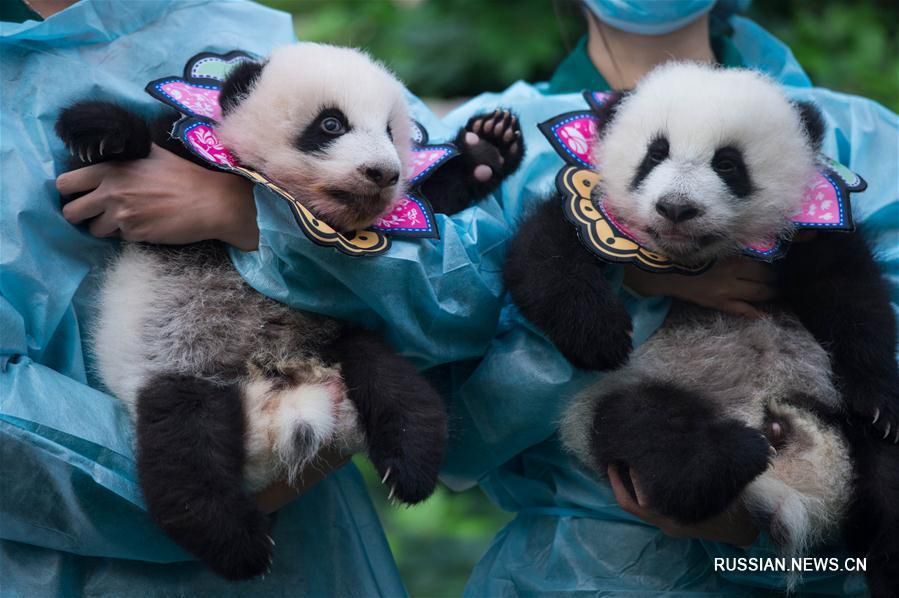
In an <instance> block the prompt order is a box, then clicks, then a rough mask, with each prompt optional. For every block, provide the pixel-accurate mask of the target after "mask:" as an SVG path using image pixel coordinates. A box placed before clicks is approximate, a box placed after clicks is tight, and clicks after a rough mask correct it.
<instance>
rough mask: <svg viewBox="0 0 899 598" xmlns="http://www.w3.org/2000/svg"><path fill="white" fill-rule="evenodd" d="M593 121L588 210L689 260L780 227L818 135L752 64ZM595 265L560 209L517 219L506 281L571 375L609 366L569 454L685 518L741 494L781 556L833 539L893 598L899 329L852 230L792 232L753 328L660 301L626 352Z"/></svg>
mask: <svg viewBox="0 0 899 598" xmlns="http://www.w3.org/2000/svg"><path fill="white" fill-rule="evenodd" d="M604 109H605V114H604V115H602V116H603V118H602V119H601V124H600V127H601V128H600V131H599V139H598V142H597V148H596V150H595V156H594V157H595V163H596V164H597V165H598V172H599V174H600V176H601V179H600V182H599V185H598V187H599V188H597V189H594V194H598V195H595V196H594V197H595V198H597V197H602V199H603V202H604V204H605V205H606V206H607V207H608V209H610V210H611V212H613V213H614V214H615V217H616V219H618V220H620V222H621V223H622V225H625V226H626V227H627V228H628V230H630V231H631V232H632V233H633V234H634V235H635V236H636V237H637V238H638V240H639V241H640V243H641V244H642V245H643V246H644V247H646V248H648V249H650V250H652V251H656V252H658V253H661V254H663V255H667V256H669V257H670V258H672V259H673V260H675V261H676V262H679V263H682V264H685V265H701V264H703V263H707V262H708V261H709V260H712V259H718V258H722V257H725V256H727V255H733V254H736V253H738V252H739V251H740V249H741V248H742V247H745V246H747V245H749V244H751V243H754V242H758V241H760V240H769V239H774V238H778V237H780V236H784V235H790V234H791V221H790V219H791V217H792V216H793V215H794V214H796V213H797V212H798V211H799V207H800V202H801V198H802V196H803V194H804V191H805V189H806V187H807V186H808V184H809V183H810V182H811V181H812V180H813V178H812V177H813V176H814V173H815V159H816V154H817V152H818V150H819V148H820V144H821V139H822V136H823V132H824V125H823V120H822V118H821V116H820V113H819V112H818V111H817V109H816V108H815V107H814V106H812V105H810V104H793V103H791V102H790V101H789V100H788V99H787V98H786V97H785V96H784V95H783V92H782V91H781V89H780V88H779V87H778V86H777V85H776V84H775V83H774V82H772V81H770V80H768V79H767V78H765V77H764V76H762V75H760V74H758V73H755V72H752V71H748V70H736V69H735V70H720V69H716V68H712V67H708V66H701V65H696V64H672V65H668V66H664V67H660V68H659V69H657V70H655V71H653V72H652V73H651V74H650V75H648V76H647V77H646V78H645V79H644V80H642V81H641V82H640V83H639V84H638V86H637V87H636V89H635V90H634V91H633V92H631V93H628V94H624V95H623V96H620V97H618V98H617V99H615V100H613V101H610V102H609V103H608V104H606V105H605V106H604ZM605 267H606V265H605V264H604V263H603V262H601V261H600V260H599V259H597V258H595V257H594V256H593V255H592V254H591V253H589V252H588V250H587V249H586V248H585V247H584V246H583V245H582V244H581V243H580V241H579V239H578V238H577V235H576V231H575V228H574V226H573V225H571V224H569V223H568V222H567V221H566V219H565V217H564V215H563V212H562V207H561V199H559V198H557V199H555V200H552V201H549V202H546V203H545V204H543V205H541V206H540V207H538V208H537V210H536V211H535V212H534V213H533V214H531V215H530V216H529V217H527V219H526V220H525V221H524V222H523V223H522V225H521V228H520V230H519V231H518V233H517V235H516V237H515V239H514V240H513V242H512V245H511V248H510V252H509V257H508V262H507V265H506V269H505V279H506V283H507V285H508V288H509V290H510V292H511V294H512V297H513V299H514V301H515V302H516V304H517V305H518V307H519V308H520V309H521V311H522V313H523V314H524V315H525V316H526V317H527V318H528V319H530V320H531V321H532V322H534V323H535V324H536V325H537V326H538V327H539V328H540V329H542V331H543V332H544V333H545V334H546V335H547V336H548V337H549V339H550V340H551V341H552V342H553V343H554V344H555V345H556V346H557V347H558V349H559V350H560V351H561V352H562V353H563V354H564V355H565V356H566V357H567V358H568V359H569V360H570V361H571V362H572V363H573V364H575V365H576V366H578V367H582V368H586V369H595V370H612V369H615V368H618V369H615V371H613V372H611V373H609V374H607V375H606V376H605V377H604V378H603V379H602V380H601V381H600V382H599V383H598V384H597V385H596V386H595V387H593V388H591V389H589V390H587V391H586V392H584V393H583V394H582V395H580V396H579V397H577V398H576V399H575V400H574V402H573V404H572V405H571V406H570V408H569V409H568V411H567V412H566V414H565V416H564V418H563V421H562V424H561V436H562V439H563V442H564V444H565V445H566V446H567V448H568V449H570V450H571V451H572V452H573V453H574V454H575V455H576V456H577V457H578V458H579V459H580V460H581V461H582V462H583V463H584V464H586V465H587V466H588V467H590V468H592V469H594V470H595V471H596V472H597V473H598V474H599V475H604V474H605V472H606V469H607V467H608V466H609V465H615V466H618V467H624V468H627V467H629V468H633V469H634V470H635V471H636V472H637V473H638V474H639V476H640V483H641V487H642V489H643V490H644V492H645V494H646V496H647V497H648V503H649V505H650V506H651V508H653V509H654V510H656V511H657V512H659V513H661V514H663V515H666V516H669V517H672V518H674V519H676V520H678V521H680V522H682V523H694V522H698V521H702V520H705V519H707V518H709V517H711V516H714V515H716V514H718V513H721V512H723V511H724V510H725V509H727V508H728V507H729V506H730V505H731V504H732V503H733V502H734V501H735V500H739V501H741V502H742V503H743V505H745V507H746V508H747V509H748V511H749V512H750V513H751V515H752V516H753V517H754V518H755V520H756V521H757V523H758V525H759V527H760V528H762V529H766V530H768V531H770V534H771V537H772V538H773V539H774V541H775V542H776V543H777V544H778V545H779V546H780V548H781V549H782V550H783V551H784V552H785V553H787V554H800V553H802V552H803V551H804V550H805V549H807V548H809V547H811V546H813V545H816V544H818V543H819V542H822V541H827V540H831V539H834V538H835V537H838V535H839V533H840V532H841V531H844V532H845V534H846V538H847V539H848V541H849V545H850V548H852V549H853V550H854V551H856V552H857V553H860V554H863V555H867V556H868V576H869V582H870V586H871V588H872V591H873V592H875V594H877V593H879V594H881V595H889V592H890V590H889V588H897V587H899V578H897V568H896V567H895V563H896V559H897V558H899V446H897V445H895V444H894V442H895V441H896V440H897V439H899V430H897V427H896V426H897V413H899V411H897V403H899V396H897V395H899V373H897V365H896V358H895V350H896V321H895V317H894V314H893V311H892V309H891V306H890V300H889V296H888V289H887V285H886V283H885V281H884V280H883V279H882V277H881V274H880V272H879V270H878V268H877V265H876V263H875V262H874V260H873V257H872V255H871V252H870V250H869V249H868V247H867V246H866V244H865V242H864V240H863V238H862V237H861V235H860V234H859V233H858V232H855V233H851V234H843V233H830V234H827V233H824V234H818V235H817V236H815V237H814V238H812V239H811V240H806V241H804V242H799V240H798V239H797V242H795V243H794V244H793V245H792V247H791V248H790V250H789V253H788V254H787V256H786V257H785V258H784V259H782V260H781V261H779V262H777V264H776V267H777V268H778V269H779V275H780V276H779V290H780V299H779V300H778V301H776V302H773V303H770V304H767V305H764V306H762V307H761V309H762V310H763V311H764V314H765V315H764V317H762V318H760V319H749V318H742V317H737V316H732V315H729V314H724V313H718V312H716V311H713V310H709V309H705V308H702V307H698V306H695V305H692V304H686V303H679V302H675V304H674V305H673V306H672V309H671V312H670V314H669V316H668V318H667V320H666V322H665V323H664V325H663V326H662V328H661V329H660V330H658V331H657V332H656V333H655V334H654V335H653V336H652V337H651V338H650V339H649V340H648V341H646V342H645V343H644V344H643V345H642V346H641V347H639V349H637V350H636V351H634V352H633V353H631V338H630V333H631V321H630V317H629V315H628V313H627V311H626V310H625V308H624V305H623V304H622V302H621V300H620V299H619V298H618V297H617V296H616V294H615V292H614V291H613V290H612V289H611V287H610V285H609V284H608V282H606V280H605V278H604V276H603V271H604V269H605ZM660 276H661V275H660ZM872 422H873V423H874V425H873V426H872V425H871V424H872ZM890 561H892V563H893V564H892V565H890Z"/></svg>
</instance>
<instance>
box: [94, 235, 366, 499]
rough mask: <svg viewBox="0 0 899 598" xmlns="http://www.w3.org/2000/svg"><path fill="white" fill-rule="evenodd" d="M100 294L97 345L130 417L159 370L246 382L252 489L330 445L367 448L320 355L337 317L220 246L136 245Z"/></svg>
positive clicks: (102, 371)
mask: <svg viewBox="0 0 899 598" xmlns="http://www.w3.org/2000/svg"><path fill="white" fill-rule="evenodd" d="M99 297H100V303H99V314H100V315H99V319H98V322H97V329H96V332H95V334H94V335H93V336H92V339H91V350H92V353H93V355H94V356H95V362H96V367H97V370H98V373H99V375H100V378H101V380H102V381H103V383H104V384H105V385H106V386H107V387H108V388H109V390H110V391H111V392H112V393H113V394H114V395H115V396H116V397H118V398H119V399H120V400H122V401H123V402H124V403H125V404H126V405H127V406H128V408H129V410H130V411H131V413H132V416H134V417H136V401H137V397H138V394H139V391H140V390H141V389H142V388H144V387H145V386H147V385H152V384H153V383H154V379H156V377H158V376H163V375H170V374H173V373H176V374H183V375H185V376H196V377H199V378H202V379H205V380H208V381H209V382H212V383H214V384H220V385H223V386H224V385H230V384H237V385H239V387H240V397H241V400H242V404H243V411H244V413H245V420H246V433H245V444H246V462H245V465H244V478H245V479H244V481H245V484H246V485H247V488H248V489H249V490H251V491H259V490H261V489H262V488H264V487H265V486H267V485H269V484H270V483H272V482H273V481H274V480H276V479H282V478H286V479H288V480H290V481H291V482H293V481H295V480H296V476H297V475H298V473H299V472H300V471H301V470H302V468H303V467H304V466H305V465H307V464H308V463H309V462H310V461H311V460H312V459H313V458H314V457H315V455H316V454H317V453H318V452H319V450H320V449H321V448H322V447H323V446H326V445H334V446H335V447H337V448H340V449H344V450H347V451H354V452H355V451H359V450H362V449H363V448H364V444H363V440H362V435H361V431H360V430H359V427H358V421H357V417H356V411H355V408H354V406H353V405H352V403H351V402H350V401H348V400H347V398H346V388H345V386H344V383H343V380H342V378H341V375H340V368H339V365H328V364H326V363H325V362H323V361H322V359H321V356H320V355H319V349H320V348H321V346H322V345H323V344H324V343H326V342H327V341H329V340H330V339H332V338H334V337H335V336H336V335H337V333H338V331H339V329H340V324H339V323H338V322H337V321H335V320H331V319H328V318H324V317H320V316H315V315H311V314H306V313H303V312H299V311H296V310H291V309H289V308H288V307H286V306H285V305H283V304H280V303H278V302H276V301H274V300H272V299H269V298H267V297H265V296H264V295H261V294H260V293H258V292H256V291H255V290H253V289H252V288H250V287H249V286H248V285H247V284H246V283H245V282H244V281H243V279H242V278H241V277H240V275H239V274H238V273H237V271H236V270H235V269H234V267H233V266H232V265H231V261H230V260H229V258H228V255H227V251H226V250H225V248H224V246H222V245H219V244H216V243H206V244H203V245H202V246H199V245H198V246H191V247H189V248H162V247H154V246H144V245H137V244H128V245H126V246H125V247H124V249H123V251H122V253H121V255H120V256H119V257H118V258H117V259H116V260H115V261H114V262H113V263H112V264H111V265H110V267H109V268H108V270H107V272H106V277H105V280H104V283H103V285H102V287H101V291H100V295H99ZM286 380H289V381H290V383H289V384H287V383H285V381H286Z"/></svg>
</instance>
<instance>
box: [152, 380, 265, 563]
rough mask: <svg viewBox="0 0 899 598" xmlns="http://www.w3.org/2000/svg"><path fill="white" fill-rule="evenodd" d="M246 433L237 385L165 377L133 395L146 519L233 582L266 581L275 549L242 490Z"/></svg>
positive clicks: (257, 511) (261, 515)
mask: <svg viewBox="0 0 899 598" xmlns="http://www.w3.org/2000/svg"><path fill="white" fill-rule="evenodd" d="M244 425H245V424H244V413H243V405H242V403H241V396H240V389H239V387H238V386H237V385H231V386H218V385H215V384H213V383H211V382H208V381H205V380H202V379H199V378H194V377H191V376H183V375H177V374H171V375H163V376H157V377H156V378H154V379H151V380H149V381H148V382H147V384H146V385H145V386H144V387H143V388H142V389H141V390H140V392H139V393H138V402H137V471H138V476H139V478H140V485H141V489H142V490H143V493H144V498H145V500H146V502H147V509H148V511H149V513H150V516H151V517H152V519H153V520H154V521H155V522H156V524H157V525H159V527H161V528H162V529H163V530H164V531H165V532H166V533H167V534H168V535H169V537H171V538H172V539H173V540H175V542H177V543H178V544H179V545H181V546H182V547H184V548H185V549H186V550H188V551H190V552H191V553H193V554H194V555H196V556H197V557H198V558H199V559H200V560H201V561H203V562H204V563H205V564H206V565H208V566H209V568H210V569H212V570H213V571H215V572H216V573H218V574H219V575H221V576H222V577H225V578H227V579H232V580H239V579H249V578H251V577H256V576H258V575H262V574H263V573H265V572H266V571H267V570H268V569H269V568H270V566H271V559H272V548H273V546H274V542H273V541H272V539H271V536H270V535H269V522H268V518H267V517H266V516H265V514H264V513H262V511H261V510H260V509H259V508H258V507H257V506H256V503H255V501H254V500H253V498H252V497H251V496H250V495H249V494H248V493H247V491H246V490H244V485H243V465H244Z"/></svg>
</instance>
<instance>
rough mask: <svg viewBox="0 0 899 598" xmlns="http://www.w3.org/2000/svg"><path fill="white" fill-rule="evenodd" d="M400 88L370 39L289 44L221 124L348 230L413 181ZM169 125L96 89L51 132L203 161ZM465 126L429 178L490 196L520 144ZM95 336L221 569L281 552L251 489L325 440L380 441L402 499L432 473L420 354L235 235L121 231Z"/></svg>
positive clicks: (375, 452)
mask: <svg viewBox="0 0 899 598" xmlns="http://www.w3.org/2000/svg"><path fill="white" fill-rule="evenodd" d="M404 93H405V92H404V89H403V86H402V85H401V83H400V82H399V81H398V80H397V79H396V78H394V76H393V75H392V74H390V73H389V72H388V71H387V70H386V69H385V68H384V67H382V66H381V65H379V64H377V63H375V62H373V61H372V60H371V59H370V58H368V57H367V56H366V55H364V54H362V53H360V52H358V51H355V50H351V49H345V48H337V47H333V46H325V45H318V44H312V43H300V44H295V45H292V46H287V47H283V48H280V49H278V50H276V51H275V52H274V53H273V54H272V55H271V56H270V58H269V59H268V60H267V61H266V62H264V63H256V62H244V63H242V64H240V65H238V66H237V67H235V68H234V69H233V70H232V72H231V73H230V74H229V76H228V78H227V80H226V81H225V83H224V84H223V87H222V93H221V97H220V105H221V109H222V118H221V120H220V128H219V129H218V131H219V134H220V136H221V139H222V140H223V142H224V144H225V145H226V146H227V147H228V148H229V149H230V150H232V151H233V152H234V154H235V155H236V156H237V158H238V160H239V161H240V162H241V163H242V164H244V165H246V166H248V167H251V168H254V169H256V170H257V171H259V172H262V173H264V174H265V175H266V176H268V177H269V178H270V179H272V180H273V181H275V182H276V183H277V184H279V185H280V186H281V187H283V188H284V189H285V190H287V191H288V192H290V193H291V194H293V195H294V196H295V197H298V198H301V199H302V200H303V202H304V204H305V205H306V206H307V207H308V208H309V209H310V210H312V211H313V212H314V213H315V214H316V215H317V216H319V217H321V218H322V219H323V220H325V221H326V222H328V223H329V224H332V225H333V226H335V227H337V228H338V229H340V230H345V231H351V230H355V229H359V228H362V227H366V226H368V225H370V224H372V223H373V222H374V221H375V220H376V219H377V218H378V217H379V216H380V215H381V214H383V213H384V212H385V211H386V210H388V209H389V208H391V207H392V205H393V203H394V202H395V201H396V200H397V198H398V197H399V196H400V195H401V193H402V186H403V181H404V180H405V174H406V168H407V166H406V161H407V158H408V157H409V155H410V131H411V121H410V117H409V114H408V111H407V104H406V101H405V98H404ZM172 123H173V118H172V117H170V116H166V117H163V118H161V119H160V120H159V121H158V122H156V123H153V124H152V125H151V124H148V123H147V122H145V121H144V120H143V119H141V118H140V117H138V116H136V115H135V114H132V113H130V112H128V111H126V110H124V109H123V108H121V107H119V106H117V105H114V104H111V103H106V102H96V101H85V102H80V103H77V104H75V105H73V106H71V107H69V108H67V109H66V110H64V111H63V112H62V114H61V116H60V118H59V121H58V123H57V132H58V134H59V136H60V137H61V138H62V140H63V141H64V142H65V144H66V146H67V147H68V148H69V150H70V151H71V152H72V154H73V155H77V156H81V157H82V160H81V163H80V164H79V165H83V164H87V163H94V162H98V161H104V160H132V159H136V158H142V157H145V156H146V155H147V154H148V153H149V150H150V144H151V142H153V143H157V144H159V145H161V146H163V147H165V148H166V149H170V150H171V151H174V152H176V153H178V154H179V155H182V156H184V157H187V158H191V159H193V157H192V155H191V154H190V153H189V152H187V150H185V148H184V147H183V146H181V144H180V142H178V141H177V140H173V139H171V138H170V137H169V135H168V131H169V130H170V129H171V125H172ZM456 143H457V146H458V147H459V148H460V152H461V155H460V156H459V157H457V158H454V159H453V160H451V161H450V162H449V163H447V164H446V165H444V166H445V167H444V168H442V169H441V170H439V171H438V172H436V173H434V175H433V177H432V178H431V179H430V180H429V181H428V184H427V186H426V188H425V193H426V194H427V197H428V198H429V199H430V201H431V202H432V204H433V206H434V208H435V211H438V212H444V213H452V212H456V211H458V210H460V209H462V208H464V207H466V206H467V205H469V204H470V203H472V202H473V201H475V200H478V199H480V198H482V197H484V196H485V195H486V194H487V193H488V192H489V191H491V190H492V189H494V188H495V187H496V186H497V185H498V184H499V182H500V180H501V179H502V178H503V177H504V176H506V175H507V174H508V173H510V172H512V171H513V170H514V169H515V168H516V167H517V165H518V163H519V162H520V160H521V156H522V153H523V145H522V141H521V135H520V130H519V128H518V123H517V120H516V119H515V118H514V117H513V116H512V115H511V114H510V113H508V112H503V111H497V112H495V113H493V114H488V115H482V116H478V117H475V118H472V119H471V121H470V122H469V123H468V125H467V126H466V127H464V128H463V129H462V130H461V131H459V134H458V138H457V139H456ZM374 259H377V258H374ZM91 350H92V352H93V354H94V356H95V361H96V366H97V370H98V373H99V376H100V379H101V380H102V382H103V384H104V385H105V386H106V387H107V388H108V389H109V390H110V391H111V392H112V393H113V394H114V395H115V396H117V397H118V398H119V399H121V400H122V401H124V402H125V403H126V404H127V406H128V407H129V409H130V411H131V414H132V415H133V417H134V418H135V420H136V444H137V469H138V474H139V481H140V484H141V488H142V490H143V493H144V496H145V499H146V503H147V508H148V511H149V513H150V515H151V517H152V518H153V520H154V521H155V522H156V523H157V524H158V525H160V526H161V527H162V529H163V530H165V531H166V532H167V533H168V534H169V535H170V536H171V537H172V538H173V539H174V540H175V541H176V542H178V543H179V544H180V545H181V546H183V547H184V548H185V549H187V550H189V551H190V552H192V553H193V554H195V555H196V556H197V557H199V558H200V559H201V560H202V561H203V562H205V563H206V564H207V565H208V566H209V567H210V568H211V569H213V570H214V571H215V572H217V573H218V574H220V575H222V576H224V577H226V578H229V579H244V578H249V577H253V576H256V575H260V574H263V573H265V571H266V570H267V569H268V567H269V566H270V562H271V557H272V547H273V542H272V540H271V538H270V536H269V521H268V518H267V517H266V516H265V514H264V513H263V512H262V511H261V510H260V509H259V508H258V507H257V506H256V504H255V502H254V499H253V493H254V492H256V491H259V490H261V489H262V488H264V487H266V486H267V485H269V484H271V483H272V482H274V481H275V480H278V479H284V478H286V479H288V480H289V481H291V482H294V481H296V480H297V478H298V476H299V475H300V474H301V473H302V470H303V468H304V467H305V466H306V465H308V464H311V463H314V462H315V459H316V457H317V455H319V453H320V451H321V450H322V449H323V448H326V447H334V448H336V449H338V450H346V451H356V450H367V453H368V455H369V457H370V458H371V460H372V462H373V463H374V465H375V467H376V468H377V470H378V472H379V473H380V475H381V476H383V482H384V483H386V484H388V485H389V486H390V488H391V496H392V497H393V496H395V497H396V498H397V499H398V500H400V501H403V502H405V503H409V504H412V503H417V502H419V501H421V500H424V499H425V498H427V497H428V496H429V495H430V494H431V493H432V492H433V490H434V488H435V485H436V482H437V474H438V469H439V467H440V465H441V462H442V459H443V456H444V450H445V443H446V438H447V423H446V413H445V408H444V405H443V402H442V400H441V397H440V396H438V394H437V393H436V392H435V391H434V390H433V388H431V386H430V385H429V384H428V383H427V382H426V381H425V379H424V378H423V377H422V376H421V375H420V374H419V373H418V371H417V370H416V369H415V367H413V365H412V364H411V363H410V362H409V361H407V360H406V359H404V358H403V357H400V356H399V355H397V354H396V353H395V352H394V351H393V350H392V349H390V347H388V346H387V345H386V344H385V343H384V342H383V341H382V340H380V339H379V338H378V336H377V335H376V334H373V333H372V332H368V331H366V330H363V329H361V328H358V327H354V326H351V325H348V324H346V323H343V322H339V321H336V320H333V319H331V318H327V317H323V316H319V315H315V314H312V313H305V312H302V311H297V310H293V309H290V308H288V307H287V306H285V305H283V304H281V303H278V302H276V301H274V300H272V299H269V298H267V297H265V296H263V295H261V294H259V293H258V292H256V291H254V290H253V289H252V288H251V287H250V286H248V285H247V284H246V283H245V282H244V281H243V279H242V278H241V277H240V275H239V274H238V273H237V271H236V270H235V269H234V268H233V266H232V264H231V262H230V260H229V258H228V255H227V252H226V248H225V246H224V245H223V244H221V243H217V242H204V243H198V244H194V245H189V246H178V247H173V246H153V245H148V244H136V243H129V244H126V245H125V246H124V248H123V250H122V252H121V254H120V255H119V257H118V258H117V259H116V260H115V261H114V263H112V264H111V265H110V266H109V268H108V270H107V272H106V276H105V281H104V283H103V286H102V290H101V293H100V305H99V317H98V323H97V330H96V332H95V333H94V334H93V336H92V339H91Z"/></svg>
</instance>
